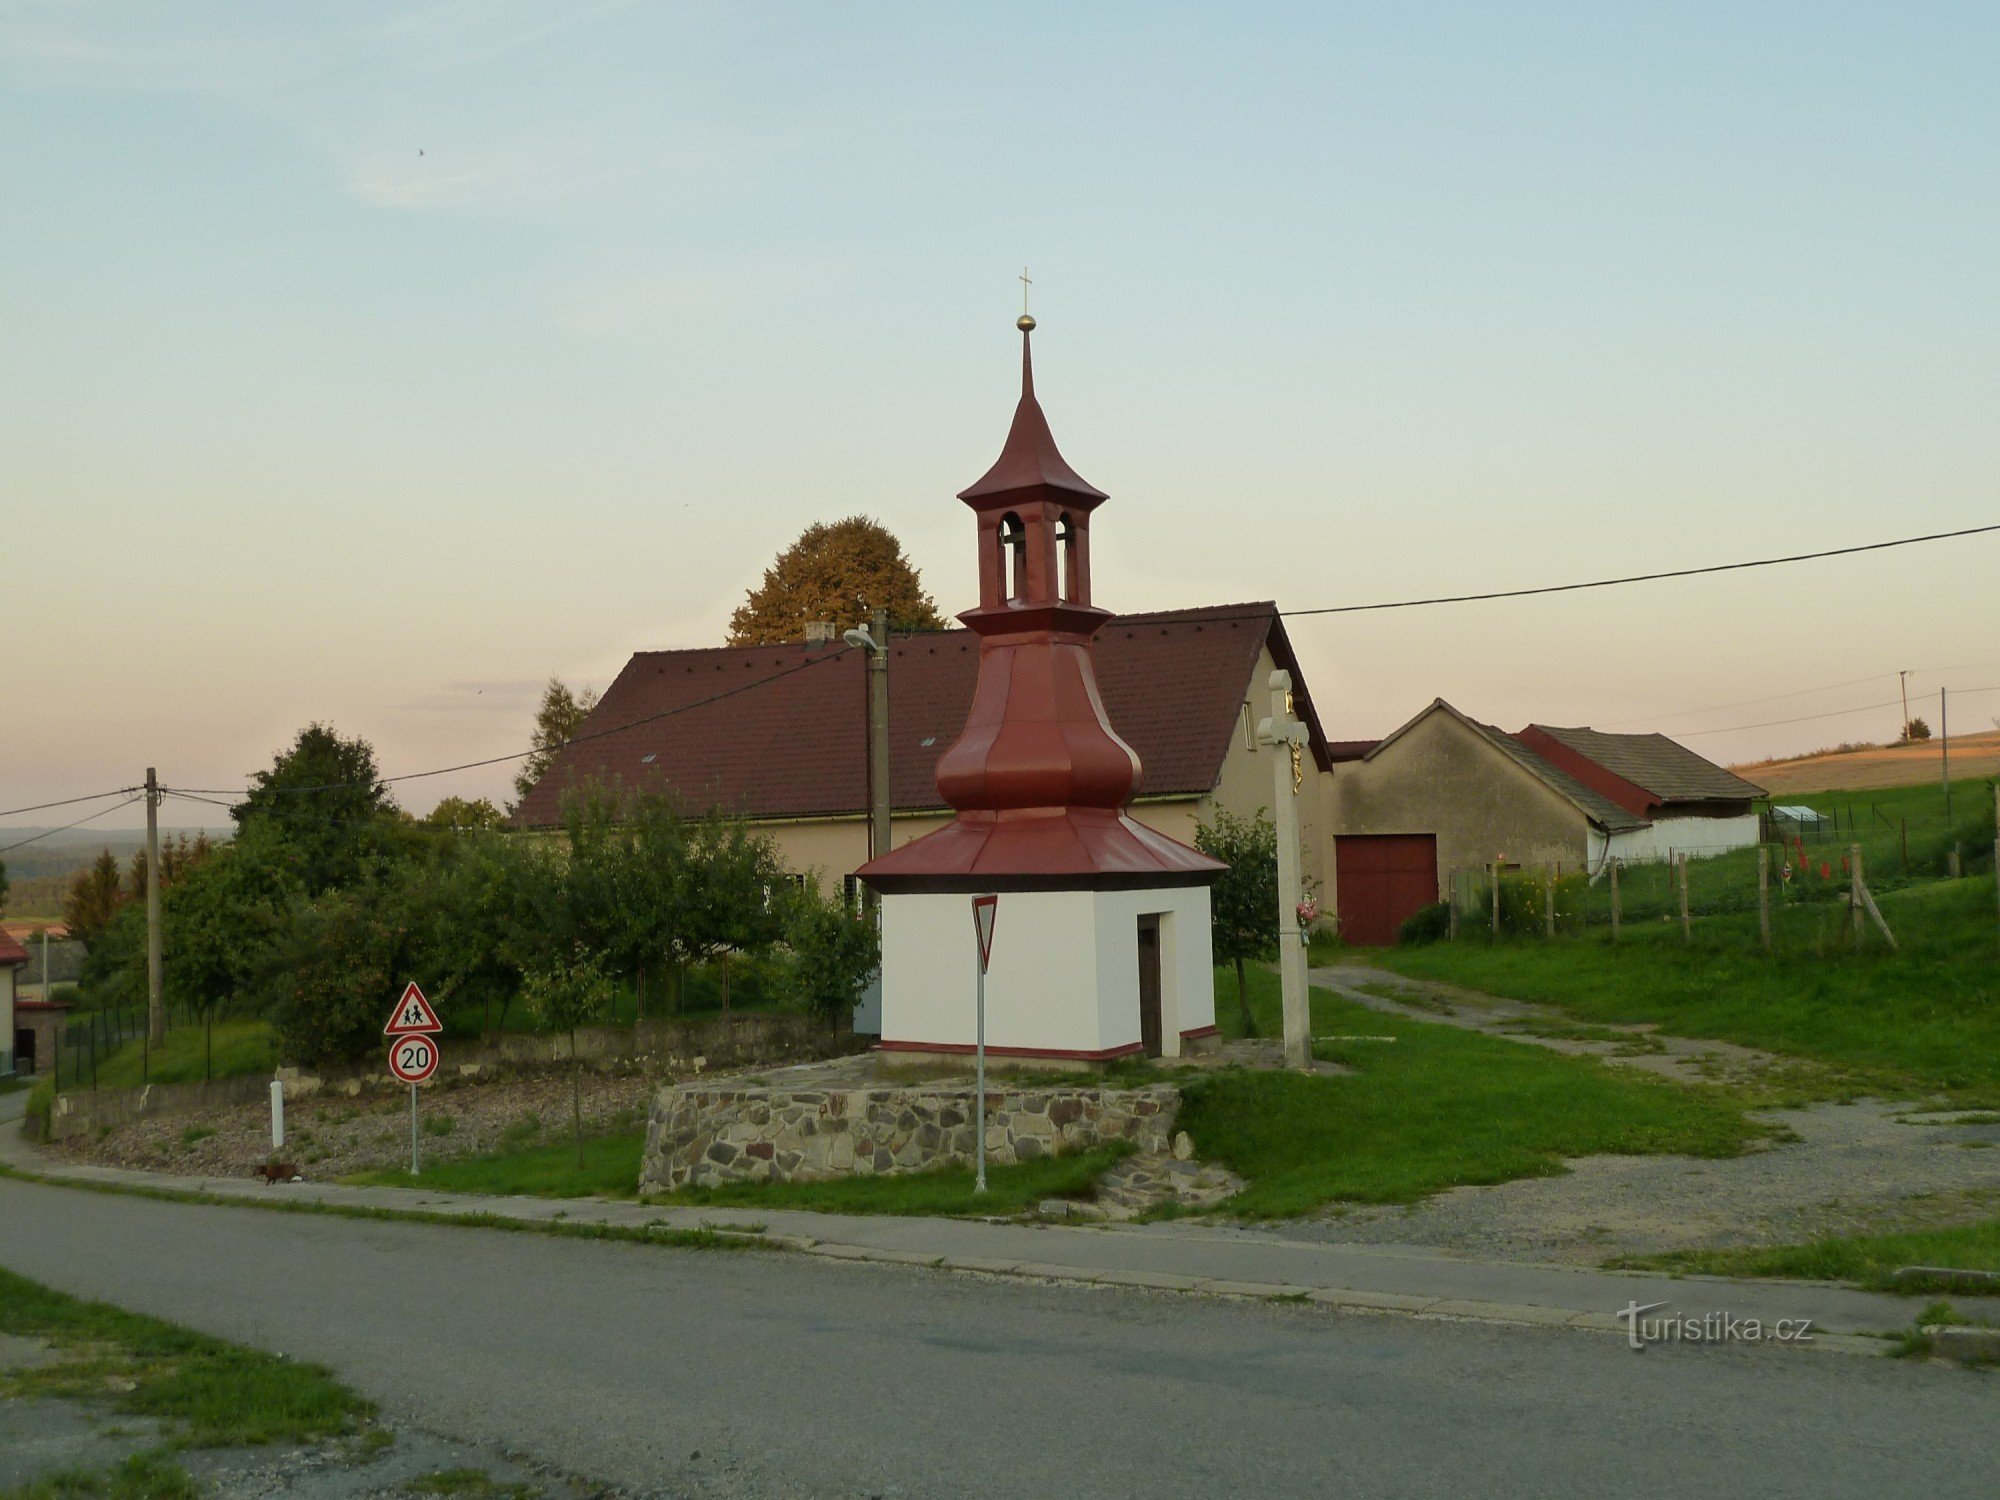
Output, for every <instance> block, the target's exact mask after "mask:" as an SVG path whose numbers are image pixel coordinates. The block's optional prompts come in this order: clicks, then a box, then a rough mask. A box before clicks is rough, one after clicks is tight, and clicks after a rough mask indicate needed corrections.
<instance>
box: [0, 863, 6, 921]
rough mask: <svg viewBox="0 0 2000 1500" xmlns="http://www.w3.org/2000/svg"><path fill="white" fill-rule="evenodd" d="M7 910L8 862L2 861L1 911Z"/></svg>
mask: <svg viewBox="0 0 2000 1500" xmlns="http://www.w3.org/2000/svg"><path fill="white" fill-rule="evenodd" d="M6 909H7V861H6V860H4V859H0V911H5V910H6Z"/></svg>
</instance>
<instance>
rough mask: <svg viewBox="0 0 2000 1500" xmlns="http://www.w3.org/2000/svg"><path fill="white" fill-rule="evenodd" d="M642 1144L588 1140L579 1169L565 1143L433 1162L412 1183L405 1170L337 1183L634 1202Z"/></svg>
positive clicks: (640, 1139)
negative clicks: (632, 1200) (616, 1199)
mask: <svg viewBox="0 0 2000 1500" xmlns="http://www.w3.org/2000/svg"><path fill="white" fill-rule="evenodd" d="M644 1145H645V1135H644V1133H643V1132H641V1131H631V1132H629V1133H625V1134H620V1135H601V1136H587V1137H585V1138H584V1142H583V1166H582V1168H581V1169H579V1168H578V1167H577V1164H576V1143H575V1142H574V1141H572V1140H569V1139H567V1138H565V1139H562V1140H559V1141H554V1142H551V1143H549V1144H547V1145H536V1146H523V1147H518V1148H516V1149H513V1150H504V1151H499V1152H496V1153H495V1154H493V1155H491V1156H467V1157H461V1158H459V1159H457V1160H455V1161H440V1162H432V1163H429V1164H427V1165H425V1167H424V1169H423V1171H422V1173H421V1174H420V1175H418V1176H417V1177H414V1178H413V1177H411V1176H410V1174H409V1171H408V1170H407V1169H406V1168H403V1167H388V1168H384V1169H382V1170H380V1171H374V1172H356V1173H354V1174H352V1175H350V1176H347V1177H343V1178H341V1179H340V1180H341V1181H342V1182H346V1183H352V1184H355V1185H357V1186H361V1187H412V1186H419V1187H426V1188H433V1189H436V1190H438V1191H440V1192H447V1193H488V1194H498V1195H503V1196H519V1197H526V1198H636V1197H638V1195H639V1155H640V1151H641V1149H642V1148H643V1147H644Z"/></svg>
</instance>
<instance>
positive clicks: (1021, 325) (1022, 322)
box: [1014, 313, 1035, 333]
mask: <svg viewBox="0 0 2000 1500" xmlns="http://www.w3.org/2000/svg"><path fill="white" fill-rule="evenodd" d="M1014 326H1015V327H1016V328H1018V329H1020V330H1021V332H1023V333H1033V332H1034V331H1035V320H1034V319H1033V318H1031V317H1029V316H1028V315H1027V314H1026V313H1022V314H1021V316H1020V317H1018V318H1016V319H1015V320H1014Z"/></svg>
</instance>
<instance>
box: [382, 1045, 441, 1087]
mask: <svg viewBox="0 0 2000 1500" xmlns="http://www.w3.org/2000/svg"><path fill="white" fill-rule="evenodd" d="M437 1065H438V1047H437V1039H436V1038H435V1037H429V1036H399V1037H396V1038H394V1039H393V1040H392V1041H391V1042H390V1043H389V1071H390V1072H391V1073H393V1074H395V1075H396V1077H397V1078H399V1079H401V1080H402V1081H403V1082H404V1083H422V1082H423V1081H424V1080H425V1079H427V1078H429V1077H430V1076H431V1074H433V1073H435V1072H436V1071H437Z"/></svg>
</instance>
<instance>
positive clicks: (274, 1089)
mask: <svg viewBox="0 0 2000 1500" xmlns="http://www.w3.org/2000/svg"><path fill="white" fill-rule="evenodd" d="M271 1149H272V1150H273V1151H282V1150H284V1149H285V1086H284V1085H283V1084H282V1083H280V1082H278V1080H277V1079H275V1078H273V1079H272V1080H271Z"/></svg>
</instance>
